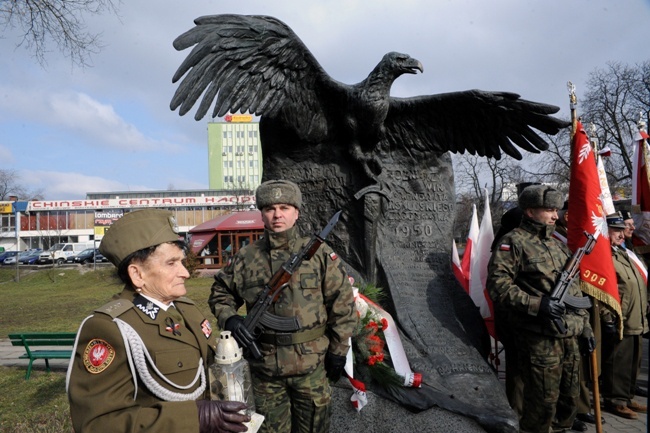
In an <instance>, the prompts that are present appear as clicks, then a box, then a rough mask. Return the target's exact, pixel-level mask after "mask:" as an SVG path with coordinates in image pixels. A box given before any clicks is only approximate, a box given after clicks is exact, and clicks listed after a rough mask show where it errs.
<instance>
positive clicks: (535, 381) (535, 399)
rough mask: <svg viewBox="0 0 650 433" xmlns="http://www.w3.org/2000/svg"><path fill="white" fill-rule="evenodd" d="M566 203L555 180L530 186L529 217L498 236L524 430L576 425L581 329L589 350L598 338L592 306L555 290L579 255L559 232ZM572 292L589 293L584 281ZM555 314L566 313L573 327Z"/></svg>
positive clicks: (497, 263) (496, 278)
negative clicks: (580, 306)
mask: <svg viewBox="0 0 650 433" xmlns="http://www.w3.org/2000/svg"><path fill="white" fill-rule="evenodd" d="M562 204H563V197H562V194H561V193H560V192H559V191H557V190H555V189H553V188H551V187H549V186H546V185H533V186H529V187H526V188H525V189H524V190H523V191H522V192H521V194H520V195H519V207H520V208H521V209H522V210H523V212H524V214H523V217H522V220H521V223H520V225H519V227H517V228H516V229H514V230H512V231H511V232H509V233H507V234H506V235H505V236H503V237H502V238H501V239H500V240H499V241H498V245H497V246H496V248H495V249H494V251H493V253H492V257H491V258H490V262H489V264H488V280H487V288H488V291H489V294H490V298H491V299H492V301H493V302H494V304H495V308H499V309H500V310H503V311H506V312H507V314H508V323H509V324H510V326H511V327H512V330H513V334H514V340H515V345H514V347H515V350H516V351H517V359H518V360H519V374H520V375H521V378H522V381H523V383H524V402H523V407H522V412H521V418H520V420H519V428H520V432H535V433H549V432H550V431H556V430H559V431H563V430H569V429H570V428H571V427H572V425H573V421H574V419H575V416H576V412H577V405H576V399H577V397H578V395H579V375H578V368H579V365H580V350H579V346H578V337H583V339H584V342H585V343H586V344H585V347H587V348H588V350H589V351H593V349H594V348H595V345H596V343H595V340H594V338H593V333H592V332H591V327H590V325H589V313H587V312H586V311H585V310H572V309H567V308H565V306H564V305H563V304H562V303H560V302H559V301H557V300H554V299H552V298H551V297H550V295H551V292H552V291H553V288H554V286H555V283H556V280H557V276H558V275H559V274H560V272H561V271H562V268H563V267H564V265H565V263H566V262H567V261H568V260H569V258H570V257H571V253H570V251H569V249H568V248H567V246H566V245H564V243H562V242H561V241H559V240H558V239H556V238H554V237H553V233H554V231H555V222H556V221H557V219H558V214H557V211H558V209H560V208H561V207H562ZM569 293H570V294H572V295H574V296H582V294H581V292H580V288H579V286H578V281H574V282H573V284H572V285H571V287H570V288H569ZM554 321H561V322H562V324H563V325H564V328H565V329H566V332H564V333H563V332H561V329H558V327H557V326H556V325H555V323H554Z"/></svg>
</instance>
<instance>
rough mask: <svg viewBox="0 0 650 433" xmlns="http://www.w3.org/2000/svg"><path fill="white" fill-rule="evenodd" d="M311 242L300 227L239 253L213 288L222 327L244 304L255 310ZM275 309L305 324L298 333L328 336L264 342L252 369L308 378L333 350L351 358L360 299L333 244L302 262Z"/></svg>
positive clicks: (269, 234) (212, 302)
mask: <svg viewBox="0 0 650 433" xmlns="http://www.w3.org/2000/svg"><path fill="white" fill-rule="evenodd" d="M308 241H309V238H306V237H300V236H298V231H297V228H296V227H293V228H291V229H289V230H286V231H284V232H281V233H272V232H270V231H268V230H266V231H265V233H264V237H263V238H262V239H259V240H257V241H255V242H253V243H252V244H250V245H247V246H245V247H244V248H242V249H241V250H239V251H238V252H237V254H236V255H235V256H234V257H233V258H232V260H231V262H230V263H229V264H228V265H227V266H226V267H224V268H223V269H222V270H221V271H220V272H219V273H218V274H217V275H216V276H215V282H214V284H213V285H212V293H211V295H210V299H209V301H208V303H209V304H210V307H211V308H212V311H213V312H214V315H215V316H216V318H217V320H218V323H219V326H220V327H221V328H224V327H225V324H226V321H227V320H228V319H229V318H230V317H232V316H233V315H235V314H237V310H238V309H239V308H240V307H241V306H242V305H243V304H246V308H247V309H248V310H250V309H251V308H252V307H253V305H254V303H255V300H256V299H257V295H258V294H259V293H260V292H261V291H262V290H263V288H264V285H265V284H266V283H268V282H269V280H270V279H271V277H272V276H273V274H274V273H275V272H276V271H277V270H278V269H280V267H281V266H282V264H283V263H284V262H286V261H287V260H288V259H289V257H290V256H291V254H292V253H297V252H299V251H300V249H301V248H302V247H303V246H304V245H305V244H306V243H307V242H308ZM269 311H270V312H271V313H273V314H275V315H278V316H283V317H293V316H296V317H297V318H298V320H299V321H300V324H301V329H300V331H298V332H305V331H308V330H313V329H315V328H320V327H324V335H322V336H320V337H318V338H315V339H313V340H311V341H307V342H304V343H297V344H289V345H274V344H270V343H259V346H260V350H261V352H262V355H263V358H262V359H261V360H255V359H252V358H250V359H249V360H248V361H249V363H250V367H251V370H252V371H254V372H257V373H261V374H263V375H266V376H269V377H275V376H292V375H299V374H307V373H311V372H312V371H314V370H315V369H316V367H318V365H320V364H321V363H322V362H323V360H324V357H325V353H326V352H327V351H329V352H332V353H334V354H336V355H341V356H345V355H346V354H347V352H348V350H349V348H350V347H349V339H350V337H351V336H352V333H353V331H354V329H355V328H356V324H357V314H356V310H355V308H354V296H353V293H352V287H351V285H350V281H349V279H348V274H347V272H346V271H345V269H344V267H343V264H342V262H341V259H339V258H338V257H337V256H336V254H335V253H334V252H333V251H332V249H331V248H330V247H329V246H328V245H327V244H323V245H321V247H320V248H319V249H318V251H317V252H316V254H314V256H313V257H312V258H311V260H308V261H303V262H302V264H301V265H300V268H299V269H297V270H296V271H295V272H294V274H293V276H292V277H291V280H290V281H289V286H288V287H286V288H285V289H284V290H283V291H282V294H281V296H280V297H279V299H278V301H277V302H276V303H275V304H273V305H271V307H270V308H269ZM265 332H268V333H272V332H273V331H270V330H267V331H265Z"/></svg>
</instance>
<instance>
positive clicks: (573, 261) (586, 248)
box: [550, 231, 596, 334]
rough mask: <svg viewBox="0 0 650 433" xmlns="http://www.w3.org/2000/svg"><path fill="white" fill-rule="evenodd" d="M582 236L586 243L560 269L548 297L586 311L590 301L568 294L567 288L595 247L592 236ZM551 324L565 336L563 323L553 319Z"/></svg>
mask: <svg viewBox="0 0 650 433" xmlns="http://www.w3.org/2000/svg"><path fill="white" fill-rule="evenodd" d="M584 234H585V236H586V237H587V242H585V244H584V245H583V246H582V247H580V248H578V249H577V250H576V252H575V253H573V256H571V258H570V259H569V261H568V262H566V264H565V265H564V269H562V273H561V274H560V278H558V280H557V283H555V287H554V288H553V291H552V292H551V296H550V298H551V299H553V300H555V301H560V302H561V303H562V304H566V305H568V306H569V307H572V308H574V309H587V308H590V307H591V301H590V300H589V298H587V297H578V296H573V295H570V294H569V286H571V283H572V282H573V280H574V279H575V278H576V277H577V276H578V274H579V273H580V262H581V261H582V258H583V257H584V256H585V254H589V253H591V250H593V249H594V245H596V238H595V236H594V235H592V234H590V233H587V232H586V231H585V232H584ZM553 323H554V324H555V327H556V328H557V330H558V331H559V332H560V333H562V334H566V327H565V326H564V323H562V319H559V318H558V319H553Z"/></svg>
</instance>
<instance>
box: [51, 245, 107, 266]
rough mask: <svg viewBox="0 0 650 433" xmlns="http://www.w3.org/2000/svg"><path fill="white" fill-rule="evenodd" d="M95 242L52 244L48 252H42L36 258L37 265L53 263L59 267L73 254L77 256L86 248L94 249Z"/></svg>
mask: <svg viewBox="0 0 650 433" xmlns="http://www.w3.org/2000/svg"><path fill="white" fill-rule="evenodd" d="M94 247H95V242H94V241H89V242H66V243H59V244H54V245H52V247H50V249H49V250H47V251H43V252H42V253H41V255H40V256H39V257H38V264H44V263H55V264H57V265H61V264H63V263H65V261H66V259H67V258H68V257H70V256H74V255H75V254H79V253H80V252H82V251H83V250H85V249H86V248H94Z"/></svg>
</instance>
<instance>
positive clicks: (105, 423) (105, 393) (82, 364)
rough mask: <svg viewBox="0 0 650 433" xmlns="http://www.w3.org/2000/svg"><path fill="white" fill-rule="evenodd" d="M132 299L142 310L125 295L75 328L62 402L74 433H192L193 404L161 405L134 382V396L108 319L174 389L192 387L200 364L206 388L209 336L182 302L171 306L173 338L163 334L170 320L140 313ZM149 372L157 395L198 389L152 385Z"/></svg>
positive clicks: (195, 424)
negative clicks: (137, 341)
mask: <svg viewBox="0 0 650 433" xmlns="http://www.w3.org/2000/svg"><path fill="white" fill-rule="evenodd" d="M134 299H135V301H136V302H138V300H142V301H144V302H146V299H145V298H143V297H137V295H136V293H135V292H134V291H133V290H132V289H130V288H128V287H125V288H124V290H123V291H122V293H121V294H120V295H119V298H118V299H116V300H114V301H111V302H109V303H108V304H106V305H104V306H103V307H101V308H99V309H97V310H95V313H94V314H93V315H92V316H90V317H89V318H88V319H86V320H85V322H84V323H82V325H81V327H80V328H79V331H78V342H77V345H76V347H75V350H74V352H73V356H72V359H71V362H70V366H69V369H68V397H69V400H70V412H71V415H72V423H73V426H74V429H75V431H76V432H77V433H84V432H93V433H101V432H107V433H114V432H136V431H137V432H151V433H155V432H160V433H170V432H174V433H198V432H199V418H198V410H197V408H196V403H195V402H194V401H174V402H170V401H163V400H161V399H160V398H158V397H156V396H155V395H154V394H152V392H151V391H150V390H149V389H147V387H146V385H145V384H144V383H143V382H142V381H141V379H140V377H139V376H138V378H137V384H138V386H137V395H136V394H135V391H136V389H135V386H134V376H133V374H132V371H131V369H130V367H129V362H128V360H127V351H126V349H125V342H124V339H123V336H122V333H121V332H120V330H119V329H118V327H117V324H116V323H115V322H114V321H113V319H114V318H118V319H121V320H123V321H124V322H126V323H128V324H129V325H131V326H132V327H133V328H134V329H135V331H136V332H137V333H138V335H139V336H140V338H141V339H142V340H143V342H144V344H145V346H146V348H147V351H148V353H149V355H151V357H152V358H153V361H154V362H155V365H156V367H157V368H158V370H160V372H162V373H163V374H164V375H165V377H166V378H167V379H169V380H170V381H172V382H173V383H175V384H178V385H181V386H182V385H188V384H190V383H192V381H193V380H194V378H195V376H196V374H197V371H198V365H199V360H201V359H202V360H203V369H204V370H205V374H206V376H205V377H206V381H208V380H209V379H208V374H207V367H208V366H209V365H210V363H211V362H212V361H213V359H214V347H215V344H216V340H215V337H216V336H215V333H214V332H212V331H211V329H210V325H209V321H208V320H207V319H205V317H204V316H203V315H202V314H201V312H200V311H199V309H198V308H197V307H196V306H195V305H194V303H193V302H192V301H191V300H190V299H188V298H179V299H177V300H176V301H174V305H175V306H176V309H177V310H178V312H180V314H181V315H182V316H183V319H184V322H185V323H184V325H181V326H180V327H178V329H177V331H178V332H180V335H174V333H173V332H172V330H171V328H170V327H169V326H167V325H168V324H169V322H168V318H169V317H170V316H169V315H168V313H167V312H165V311H163V310H161V309H159V310H158V311H157V312H155V311H154V310H155V308H150V309H147V308H146V306H144V307H142V309H140V308H138V307H136V306H135V304H134ZM140 303H142V302H140ZM151 305H153V304H150V306H151ZM154 307H155V305H154ZM156 308H157V307H156ZM143 310H145V311H143ZM149 372H150V373H151V375H152V376H153V377H155V378H156V379H157V382H158V383H160V384H161V385H162V386H163V387H164V388H165V389H168V390H171V391H174V392H177V393H192V392H193V391H195V390H196V389H197V388H199V386H200V381H197V382H196V385H195V386H193V387H191V388H190V389H187V390H179V389H176V388H174V387H172V386H170V385H168V384H166V383H164V382H163V381H162V380H160V379H159V378H158V376H157V375H156V373H155V372H153V371H152V370H151V368H149ZM209 389H210V386H209V384H208V385H207V386H206V391H205V392H204V393H203V395H201V397H200V398H209Z"/></svg>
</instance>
